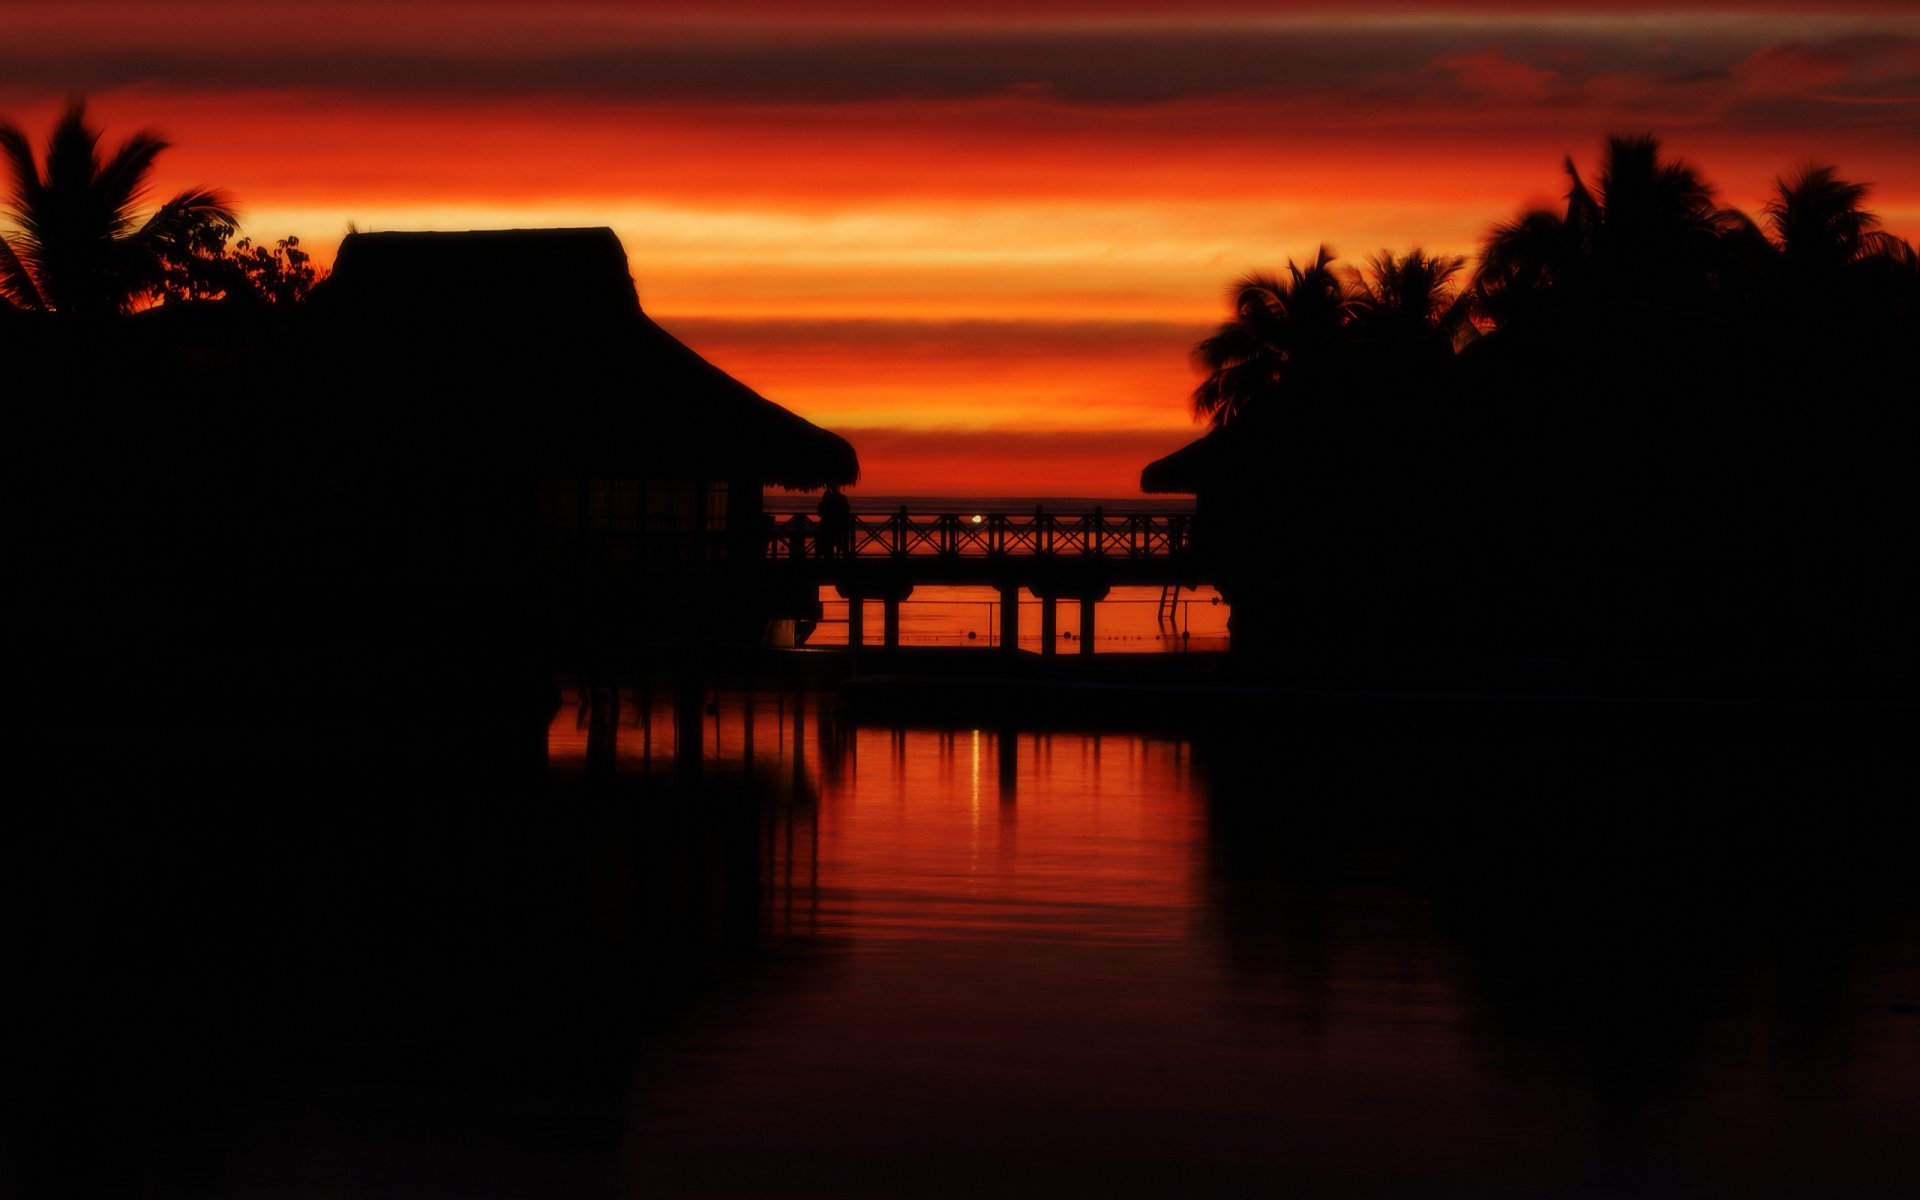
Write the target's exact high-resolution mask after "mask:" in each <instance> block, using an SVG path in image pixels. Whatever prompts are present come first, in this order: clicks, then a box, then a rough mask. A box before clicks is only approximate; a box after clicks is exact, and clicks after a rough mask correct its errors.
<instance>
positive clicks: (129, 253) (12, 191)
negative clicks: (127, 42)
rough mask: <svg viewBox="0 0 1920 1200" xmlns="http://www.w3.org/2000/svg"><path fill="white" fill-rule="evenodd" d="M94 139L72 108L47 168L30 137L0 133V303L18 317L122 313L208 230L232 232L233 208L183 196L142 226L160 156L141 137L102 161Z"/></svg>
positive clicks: (199, 195) (207, 194)
mask: <svg viewBox="0 0 1920 1200" xmlns="http://www.w3.org/2000/svg"><path fill="white" fill-rule="evenodd" d="M99 146H100V134H99V132H98V131H97V130H93V129H89V128H88V127H87V110H86V104H85V102H84V101H80V100H75V101H74V102H73V103H71V104H70V105H68V106H67V109H66V111H65V112H64V113H63V114H62V115H61V117H60V119H59V120H58V121H57V122H56V123H55V124H54V127H53V132H52V134H51V135H49V137H48V138H47V146H46V152H45V155H44V165H43V164H42V162H41V161H37V160H36V159H35V156H34V152H33V145H32V143H31V142H30V141H29V140H28V138H27V135H26V134H25V133H23V132H21V131H20V130H19V129H18V128H16V127H15V126H14V125H12V124H10V123H0V154H4V155H5V156H6V160H7V168H8V171H9V174H10V175H11V176H12V178H11V180H10V181H9V190H8V193H7V209H6V215H7V216H8V217H9V218H10V219H11V220H12V222H13V225H14V231H13V232H12V233H11V234H7V235H0V296H4V297H5V298H6V300H7V301H8V302H10V303H11V304H14V305H16V306H18V307H21V308H26V309H32V310H35V311H43V312H45V311H51V312H60V313H68V314H73V315H81V316H98V315H101V314H110V313H123V312H127V311H129V310H130V309H133V308H135V307H137V306H138V305H139V304H140V303H141V302H142V301H143V300H146V299H148V298H150V297H152V296H154V295H155V294H157V293H160V292H161V291H162V290H163V286H164V284H163V280H164V277H165V274H166V264H167V262H168V260H169V258H178V257H180V256H181V255H182V254H183V253H185V252H188V251H189V248H190V247H193V246H194V245H196V244H198V243H200V242H202V241H203V240H204V238H205V236H206V232H207V231H208V230H209V229H211V228H213V227H215V226H225V227H226V228H227V229H229V230H231V229H232V227H233V224H234V215H233V208H232V204H231V202H230V201H229V200H228V198H227V197H226V196H225V195H224V194H223V193H221V192H217V191H214V190H212V189H209V188H190V189H188V190H187V191H184V192H180V193H177V194H176V195H174V196H172V197H171V198H169V199H168V200H166V201H164V202H163V203H162V204H161V205H160V206H159V207H158V208H156V209H154V210H153V212H151V213H149V214H148V215H147V216H146V217H145V219H142V218H141V217H140V214H139V211H138V208H139V204H140V199H141V196H142V195H143V194H144V192H145V191H146V187H147V180H148V177H149V176H150V175H151V174H152V171H153V164H154V160H155V159H157V158H158V157H159V156H160V152H161V151H163V150H165V149H166V148H167V143H166V142H165V141H163V140H162V139H161V138H160V137H159V135H157V134H155V133H152V132H150V131H144V130H143V131H141V132H139V133H136V134H134V135H133V136H132V137H129V138H128V139H127V140H126V141H124V142H122V143H120V145H119V147H118V148H117V149H116V150H114V152H113V153H112V154H110V155H107V156H106V157H105V158H102V157H101V155H100V150H99Z"/></svg>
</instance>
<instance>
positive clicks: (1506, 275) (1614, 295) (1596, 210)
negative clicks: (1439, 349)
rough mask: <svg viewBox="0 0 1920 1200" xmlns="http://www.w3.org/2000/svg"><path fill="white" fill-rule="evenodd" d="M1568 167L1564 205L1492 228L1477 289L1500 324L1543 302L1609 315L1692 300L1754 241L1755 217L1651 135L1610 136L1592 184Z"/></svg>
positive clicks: (1487, 310) (1700, 296) (1681, 306)
mask: <svg viewBox="0 0 1920 1200" xmlns="http://www.w3.org/2000/svg"><path fill="white" fill-rule="evenodd" d="M1565 170H1566V172H1567V178H1568V180H1569V186H1568V190H1567V202H1566V209H1565V211H1564V213H1555V212H1552V211H1549V210H1545V209H1536V210H1534V211H1532V212H1529V213H1526V214H1525V215H1523V216H1522V217H1520V218H1519V219H1518V220H1515V221H1512V222H1509V223H1507V224H1504V225H1500V226H1497V227H1495V229H1494V230H1493V232H1492V233H1491V234H1490V235H1489V236H1488V239H1487V244H1486V247H1485V249H1484V251H1483V253H1482V257H1481V266H1480V270H1479V272H1478V274H1477V275H1476V277H1475V280H1474V292H1475V296H1476V300H1477V302H1478V304H1479V305H1480V307H1481V310H1482V312H1483V313H1484V314H1485V315H1487V316H1488V317H1490V318H1491V319H1493V320H1494V321H1496V322H1497V323H1506V322H1508V321H1512V320H1516V319H1518V320H1522V321H1524V320H1526V319H1528V318H1529V317H1531V316H1533V315H1535V312H1536V310H1538V309H1540V308H1541V307H1543V306H1545V307H1549V308H1555V307H1566V306H1570V307H1572V308H1574V309H1575V310H1577V311H1578V313H1579V316H1580V317H1581V318H1587V317H1592V316H1595V315H1600V316H1604V317H1608V318H1613V319H1619V318H1622V317H1631V316H1633V315H1636V314H1640V313H1645V312H1647V311H1649V310H1653V309H1667V310H1673V309H1690V308H1696V307H1697V306H1698V305H1699V304H1700V303H1701V301H1702V299H1703V296H1704V294H1705V293H1707V292H1710V291H1711V290H1712V289H1714V288H1716V287H1717V286H1719V284H1720V283H1721V281H1722V277H1723V275H1725V274H1726V272H1727V271H1728V270H1729V262H1728V260H1729V256H1730V253H1731V252H1732V250H1733V248H1734V247H1735V246H1737V245H1740V244H1743V243H1745V242H1747V241H1750V236H1749V235H1750V234H1751V232H1752V230H1753V223H1752V222H1751V221H1750V220H1748V219H1747V218H1746V217H1745V216H1744V215H1742V214H1741V213H1739V212H1736V211H1734V210H1732V209H1726V208H1722V207H1720V206H1719V205H1718V204H1717V203H1716V202H1715V200H1714V195H1713V189H1712V188H1711V187H1709V186H1708V185H1707V183H1706V182H1705V181H1704V180H1703V179H1702V178H1701V177H1700V175H1699V173H1698V172H1697V171H1695V170H1694V169H1693V167H1691V166H1689V165H1688V164H1687V163H1685V162H1683V161H1680V160H1678V159H1669V158H1665V157H1663V156H1662V154H1661V149H1660V142H1659V139H1657V138H1655V137H1653V136H1652V135H1640V136H1637V137H1613V138H1609V139H1608V140H1607V148H1606V154H1605V156H1604V158H1603V159H1602V162H1601V169H1600V176H1599V181H1598V183H1597V184H1596V186H1594V187H1592V188H1589V187H1588V186H1587V183H1586V181H1585V180H1584V179H1582V178H1581V175H1580V171H1579V168H1577V167H1575V166H1574V164H1573V160H1572V159H1571V158H1569V159H1567V160H1566V162H1565Z"/></svg>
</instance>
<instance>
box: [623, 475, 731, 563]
mask: <svg viewBox="0 0 1920 1200" xmlns="http://www.w3.org/2000/svg"><path fill="white" fill-rule="evenodd" d="M641 494H642V496H643V502H644V507H645V513H646V517H645V522H646V535H647V541H648V546H649V551H650V553H651V554H653V555H655V556H657V557H661V558H669V559H671V560H673V561H675V562H680V563H687V564H691V563H697V562H711V561H714V560H716V559H718V558H719V557H720V556H721V552H722V540H721V538H720V537H719V536H718V535H721V534H724V533H725V532H726V529H727V485H726V484H725V483H724V482H711V481H709V482H689V481H686V480H678V479H674V480H661V479H650V480H648V481H646V483H644V484H643V485H642V486H641Z"/></svg>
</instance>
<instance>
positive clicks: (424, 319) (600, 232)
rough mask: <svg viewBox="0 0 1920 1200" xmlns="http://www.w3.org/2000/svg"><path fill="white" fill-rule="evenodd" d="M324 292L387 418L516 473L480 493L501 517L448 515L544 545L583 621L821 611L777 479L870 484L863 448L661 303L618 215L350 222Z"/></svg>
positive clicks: (741, 617)
mask: <svg viewBox="0 0 1920 1200" xmlns="http://www.w3.org/2000/svg"><path fill="white" fill-rule="evenodd" d="M312 307H313V312H314V316H315V318H316V320H317V321H318V322H319V324H320V328H321V330H322V331H323V336H324V337H325V338H326V339H327V340H328V341H329V342H331V343H333V344H336V345H338V346H339V347H341V350H342V353H343V354H344V355H345V357H346V358H347V359H348V360H350V361H352V362H353V363H355V364H356V366H355V372H354V373H355V375H356V376H357V378H358V379H359V380H361V381H362V382H363V383H364V384H366V385H368V386H370V387H371V390H372V392H373V393H374V394H376V395H385V396H387V397H388V398H389V404H388V405H387V406H386V408H387V412H388V414H389V415H388V416H387V417H386V418H384V419H382V420H380V421H379V422H377V424H380V425H386V426H392V425H395V424H397V425H398V426H399V427H400V428H399V430H398V432H400V434H401V435H402V437H403V438H404V439H405V440H406V442H407V444H408V445H409V448H410V452H411V453H413V454H416V455H418V456H419V457H420V458H421V459H422V460H426V459H437V460H439V462H440V463H441V464H442V465H443V466H445V465H452V466H454V467H456V468H458V467H461V466H464V465H470V466H472V467H473V468H474V469H475V470H477V471H479V472H480V473H481V474H482V475H484V476H486V477H488V478H489V480H490V482H491V483H492V484H493V485H495V486H496V487H500V486H504V488H505V491H504V492H502V491H497V490H496V491H495V492H494V494H493V495H491V496H490V497H483V498H479V500H478V502H479V506H480V508H483V509H486V510H488V511H489V512H490V513H491V516H486V515H481V514H480V513H478V512H475V511H469V512H466V513H457V514H441V516H442V518H444V519H440V520H439V522H438V523H439V524H441V525H443V526H446V525H450V526H453V527H456V528H461V529H464V530H466V532H467V535H468V537H469V539H471V538H474V537H478V538H479V539H481V540H487V539H490V538H491V539H495V540H498V539H500V538H501V537H503V536H506V538H507V541H508V542H511V543H513V544H515V545H516V546H517V547H518V549H519V550H520V551H522V552H524V553H527V554H530V555H532V556H533V561H531V562H522V563H521V564H519V567H520V569H523V570H530V571H531V572H532V573H533V574H534V575H535V576H536V577H537V578H538V580H539V583H540V586H541V588H542V589H543V591H544V592H545V600H544V604H543V606H544V607H545V608H546V609H547V610H548V612H547V617H548V619H549V620H550V622H553V623H557V627H558V628H559V629H560V630H562V631H563V633H562V635H561V636H562V637H563V639H566V638H574V639H577V638H579V637H582V636H584V637H586V638H588V639H589V640H596V641H601V642H604V641H606V640H607V639H608V638H610V637H615V636H616V635H615V634H614V633H613V632H611V629H612V627H613V626H615V625H619V626H629V627H634V628H632V629H629V630H627V632H624V633H620V634H618V635H617V636H618V637H620V638H623V639H627V640H631V638H632V637H640V638H642V639H644V640H685V639H686V638H694V639H700V638H723V639H732V640H742V639H751V638H757V637H758V636H760V634H761V632H762V630H763V629H764V628H765V627H766V626H767V624H768V622H769V621H777V620H781V619H785V618H792V617H809V616H812V615H814V613H813V608H814V606H815V604H816V600H815V597H814V595H813V594H812V593H811V592H807V593H806V594H804V595H803V594H797V593H796V594H783V593H782V592H781V590H780V589H779V588H778V587H777V586H776V585H775V582H774V579H773V577H772V576H771V575H770V574H769V573H768V572H767V571H766V570H765V569H764V568H765V563H764V562H763V561H762V559H763V556H764V547H765V510H764V504H763V497H764V494H765V489H766V488H768V487H770V486H771V487H783V488H788V489H795V490H812V489H816V488H820V487H824V486H826V485H828V484H835V485H841V486H844V485H847V484H850V483H853V482H854V481H855V480H856V479H858V477H859V471H860V468H859V461H858V458H857V457H856V455H855V453H854V450H853V447H852V446H851V445H850V444H848V443H847V442H846V441H845V440H844V439H842V438H840V437H838V436H837V435H835V434H832V433H829V432H828V431H826V430H824V429H821V428H819V427H818V426H816V425H813V424H812V423H810V422H808V421H806V420H804V419H802V418H800V417H798V416H796V415H795V414H793V413H791V412H789V411H787V410H786V409H784V408H781V407H780V406H779V405H777V404H775V403H773V402H772V401H770V400H768V399H766V398H765V397H763V396H761V395H760V394H759V393H757V392H755V391H754V390H753V389H751V388H749V387H747V386H746V385H745V384H743V383H741V382H740V381H739V380H737V379H734V378H733V377H732V376H730V375H728V374H727V373H726V372H724V371H722V370H721V369H720V368H718V367H716V366H714V365H713V364H712V363H709V362H707V361H706V360H705V359H703V358H702V357H700V355H699V354H697V353H695V352H694V351H693V350H692V349H690V348H688V347H687V346H686V345H685V344H683V343H682V342H680V341H679V340H678V339H676V338H675V337H674V336H673V335H672V334H670V333H668V332H667V331H666V330H664V329H662V328H661V327H660V326H659V325H658V324H656V323H655V322H654V321H653V320H652V319H651V318H650V317H648V316H647V314H646V313H645V312H644V311H643V310H642V308H641V306H640V302H639V298H638V294H637V292H636V289H635V287H634V283H633V279H632V276H631V274H630V273H629V270H628V264H627V257H626V253H625V251H624V249H623V248H622V247H621V245H620V241H619V239H618V238H617V237H616V236H615V235H614V233H613V231H612V230H610V229H604V228H602V229H512V230H476V231H471V232H461V233H442V232H405V233H353V234H349V235H348V236H347V237H346V239H345V240H344V241H343V242H342V243H341V246H340V251H339V255H338V257H337V259H336V262H335V266H334V271H333V274H332V276H331V277H330V278H329V279H328V280H327V281H326V282H325V283H324V284H322V285H321V286H320V287H319V288H318V289H316V291H315V294H314V297H313V300H312ZM468 503H469V505H470V507H471V505H472V504H473V503H474V501H473V499H471V498H470V500H469V501H468ZM476 519H477V520H479V521H480V525H479V527H478V528H475V527H474V521H475V520H476ZM494 525H504V526H508V527H511V528H510V529H509V528H491V527H490V526H494ZM523 534H524V535H528V536H527V537H526V538H525V539H524V544H522V543H521V542H520V541H516V540H515V538H516V537H517V536H518V535H523ZM509 535H511V536H509ZM639 627H649V628H639Z"/></svg>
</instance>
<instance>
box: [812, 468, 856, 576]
mask: <svg viewBox="0 0 1920 1200" xmlns="http://www.w3.org/2000/svg"><path fill="white" fill-rule="evenodd" d="M852 535H853V506H852V505H851V504H849V503H848V502H847V497H846V495H845V493H843V492H842V491H841V490H840V488H839V486H838V485H837V484H828V485H827V490H826V493H825V494H824V495H822V496H821V497H820V531H819V535H818V539H819V540H818V542H817V545H818V552H819V554H820V557H821V558H845V557H849V556H851V555H852V553H853V536H852Z"/></svg>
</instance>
